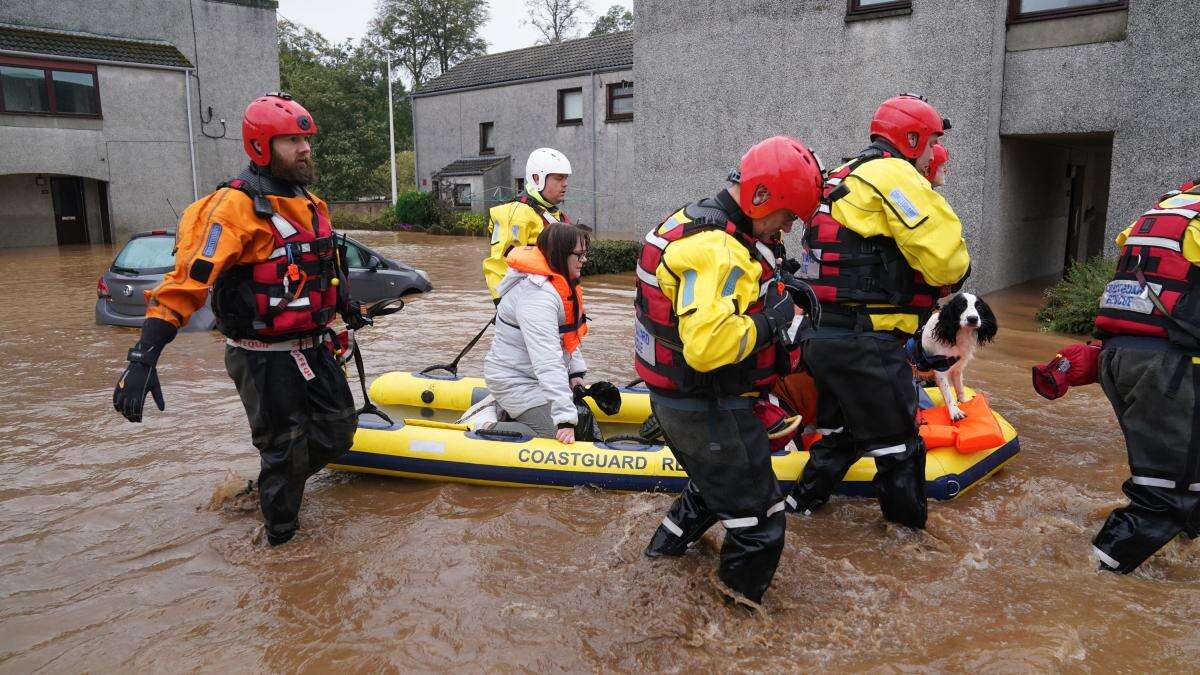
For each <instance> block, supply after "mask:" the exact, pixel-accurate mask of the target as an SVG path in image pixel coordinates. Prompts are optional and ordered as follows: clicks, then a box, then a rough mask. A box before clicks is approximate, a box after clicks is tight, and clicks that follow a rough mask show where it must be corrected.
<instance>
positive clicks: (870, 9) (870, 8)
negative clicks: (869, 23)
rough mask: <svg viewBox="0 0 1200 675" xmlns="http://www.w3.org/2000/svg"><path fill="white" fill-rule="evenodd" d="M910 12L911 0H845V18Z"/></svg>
mask: <svg viewBox="0 0 1200 675" xmlns="http://www.w3.org/2000/svg"><path fill="white" fill-rule="evenodd" d="M910 12H912V0H846V19H847V20H853V19H871V18H875V17H879V16H894V15H896V14H908V13H910Z"/></svg>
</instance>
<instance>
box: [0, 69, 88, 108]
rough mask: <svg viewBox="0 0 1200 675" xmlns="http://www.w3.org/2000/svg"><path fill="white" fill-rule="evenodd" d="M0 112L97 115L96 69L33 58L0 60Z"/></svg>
mask: <svg viewBox="0 0 1200 675" xmlns="http://www.w3.org/2000/svg"><path fill="white" fill-rule="evenodd" d="M0 112H2V113H16V114H30V115H71V116H80V117H100V93H99V91H98V89H97V87H96V71H95V69H94V68H89V67H88V66H79V67H74V66H63V67H60V66H57V65H51V64H49V63H40V62H38V61H37V60H36V59H21V60H19V61H13V62H6V63H0Z"/></svg>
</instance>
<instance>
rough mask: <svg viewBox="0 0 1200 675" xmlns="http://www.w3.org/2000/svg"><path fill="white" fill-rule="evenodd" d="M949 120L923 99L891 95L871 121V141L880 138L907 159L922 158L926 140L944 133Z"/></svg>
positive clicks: (909, 95)
mask: <svg viewBox="0 0 1200 675" xmlns="http://www.w3.org/2000/svg"><path fill="white" fill-rule="evenodd" d="M949 128H950V120H947V119H944V118H943V117H942V116H941V114H940V113H939V112H938V111H937V108H934V107H933V106H932V105H930V104H929V102H928V101H926V100H925V99H924V98H922V97H920V96H914V95H912V94H901V95H900V96H893V97H892V98H889V99H888V100H886V101H884V102H883V103H881V104H880V105H879V108H878V109H877V110H876V111H875V116H874V117H872V118H871V138H872V139H874V138H875V137H876V136H879V137H881V138H883V139H884V140H886V141H887V142H889V143H891V144H892V145H893V146H895V148H896V149H897V150H899V151H900V154H902V155H904V156H905V157H907V158H909V159H916V158H917V157H920V156H921V152H922V151H923V150H924V149H925V145H926V143H928V142H929V137H930V136H931V135H933V134H944V133H946V130H947V129H949Z"/></svg>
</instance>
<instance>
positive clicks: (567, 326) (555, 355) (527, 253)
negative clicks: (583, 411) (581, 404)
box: [483, 223, 589, 443]
mask: <svg viewBox="0 0 1200 675" xmlns="http://www.w3.org/2000/svg"><path fill="white" fill-rule="evenodd" d="M588 241H589V239H588V235H587V233H586V232H584V231H583V230H582V229H580V228H578V227H576V226H574V225H569V224H566V223H554V224H551V225H549V226H547V227H546V229H544V230H542V233H541V234H540V235H538V238H537V246H522V247H520V248H516V249H513V250H512V252H510V253H509V254H508V257H507V262H508V272H507V273H506V274H505V276H504V278H503V279H501V280H500V284H499V285H498V286H497V289H496V290H497V291H498V292H499V294H500V303H499V304H498V305H497V306H496V332H495V335H494V337H493V338H492V348H491V349H490V350H488V353H487V356H486V357H485V358H484V361H483V377H484V380H486V381H487V386H488V390H489V391H490V392H491V394H492V396H493V397H495V399H496V403H497V404H498V405H499V406H500V407H501V408H502V409H503V410H504V412H505V413H507V416H508V418H509V419H510V420H512V421H514V422H520V423H522V424H524V425H526V426H528V427H529V428H530V429H532V430H533V433H534V434H535V435H537V436H542V437H545V438H557V439H558V440H559V441H561V442H563V443H574V442H575V426H576V425H577V424H578V422H579V416H578V413H577V412H576V409H575V402H574V398H573V396H572V393H571V392H572V389H573V388H574V387H575V385H577V384H582V383H583V376H584V374H585V373H586V372H587V364H586V363H585V362H584V360H583V353H582V352H581V351H580V342H581V340H582V338H583V336H584V335H586V334H587V324H586V323H585V321H586V320H587V317H586V315H585V314H584V311H583V293H582V291H581V289H580V287H579V277H580V272H581V271H582V269H583V261H584V260H586V259H587V248H588Z"/></svg>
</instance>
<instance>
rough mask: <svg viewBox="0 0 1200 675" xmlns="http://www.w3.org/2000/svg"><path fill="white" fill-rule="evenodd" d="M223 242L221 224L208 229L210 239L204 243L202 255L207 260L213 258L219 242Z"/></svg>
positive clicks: (215, 224)
mask: <svg viewBox="0 0 1200 675" xmlns="http://www.w3.org/2000/svg"><path fill="white" fill-rule="evenodd" d="M219 241H221V224H220V223H213V224H212V225H210V226H209V227H208V239H207V240H205V242H204V252H203V253H202V254H201V255H203V256H204V257H205V258H211V257H213V254H215V253H216V252H217V242H219Z"/></svg>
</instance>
